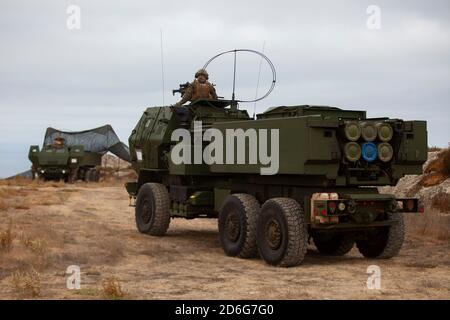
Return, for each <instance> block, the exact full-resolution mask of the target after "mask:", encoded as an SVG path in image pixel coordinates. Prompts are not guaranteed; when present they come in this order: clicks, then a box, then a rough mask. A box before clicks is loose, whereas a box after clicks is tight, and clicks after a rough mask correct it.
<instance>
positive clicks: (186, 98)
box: [175, 83, 194, 107]
mask: <svg viewBox="0 0 450 320" xmlns="http://www.w3.org/2000/svg"><path fill="white" fill-rule="evenodd" d="M193 94H194V88H193V85H192V83H191V84H189V86H188V87H187V89H186V91H185V92H184V94H183V97H181V100H180V101H178V102H177V103H176V104H175V106H176V107H180V106H182V105H183V104H185V103H186V102H188V101H190V100H191V98H192V95H193Z"/></svg>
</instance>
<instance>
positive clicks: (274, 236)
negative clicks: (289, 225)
mask: <svg viewBox="0 0 450 320" xmlns="http://www.w3.org/2000/svg"><path fill="white" fill-rule="evenodd" d="M264 234H265V237H266V240H267V243H268V244H269V247H270V248H271V249H272V250H277V249H278V248H279V247H280V246H281V227H280V224H279V223H278V221H276V220H274V219H271V220H269V221H268V222H267V224H266V227H265V230H264Z"/></svg>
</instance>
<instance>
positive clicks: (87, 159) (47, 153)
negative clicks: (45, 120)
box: [28, 145, 102, 183]
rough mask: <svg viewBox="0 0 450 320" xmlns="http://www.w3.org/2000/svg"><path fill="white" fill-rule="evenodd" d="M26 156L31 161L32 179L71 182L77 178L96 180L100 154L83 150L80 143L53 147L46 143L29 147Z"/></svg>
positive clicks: (100, 158) (100, 159)
mask: <svg viewBox="0 0 450 320" xmlns="http://www.w3.org/2000/svg"><path fill="white" fill-rule="evenodd" d="M28 158H29V159H30V161H31V163H32V167H31V173H32V177H33V179H36V178H39V179H42V180H64V181H65V182H69V183H73V182H75V181H77V180H78V179H81V180H84V181H98V180H99V177H100V175H99V172H98V170H97V169H96V166H99V165H101V161H102V155H101V154H98V153H92V152H87V151H84V147H83V146H82V145H78V146H71V147H67V146H64V147H61V148H55V147H54V146H52V145H47V146H44V147H43V148H42V150H40V149H39V146H37V145H33V146H31V147H30V151H29V153H28Z"/></svg>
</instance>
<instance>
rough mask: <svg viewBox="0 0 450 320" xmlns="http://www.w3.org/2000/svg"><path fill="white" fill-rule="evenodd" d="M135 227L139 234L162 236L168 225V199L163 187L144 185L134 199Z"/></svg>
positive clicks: (155, 184) (156, 184) (152, 184)
mask: <svg viewBox="0 0 450 320" xmlns="http://www.w3.org/2000/svg"><path fill="white" fill-rule="evenodd" d="M135 217H136V226H137V228H138V230H139V232H141V233H146V234H149V235H151V236H163V235H164V234H165V233H166V231H167V229H168V228H169V223H170V199H169V193H168V192H167V189H166V187H165V186H164V185H162V184H159V183H146V184H144V185H142V186H141V188H140V189H139V193H138V195H137V199H136V209H135Z"/></svg>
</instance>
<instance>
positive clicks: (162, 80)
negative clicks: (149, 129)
mask: <svg viewBox="0 0 450 320" xmlns="http://www.w3.org/2000/svg"><path fill="white" fill-rule="evenodd" d="M159 33H160V42H161V82H162V105H164V92H165V89H164V52H163V33H162V29H159Z"/></svg>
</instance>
